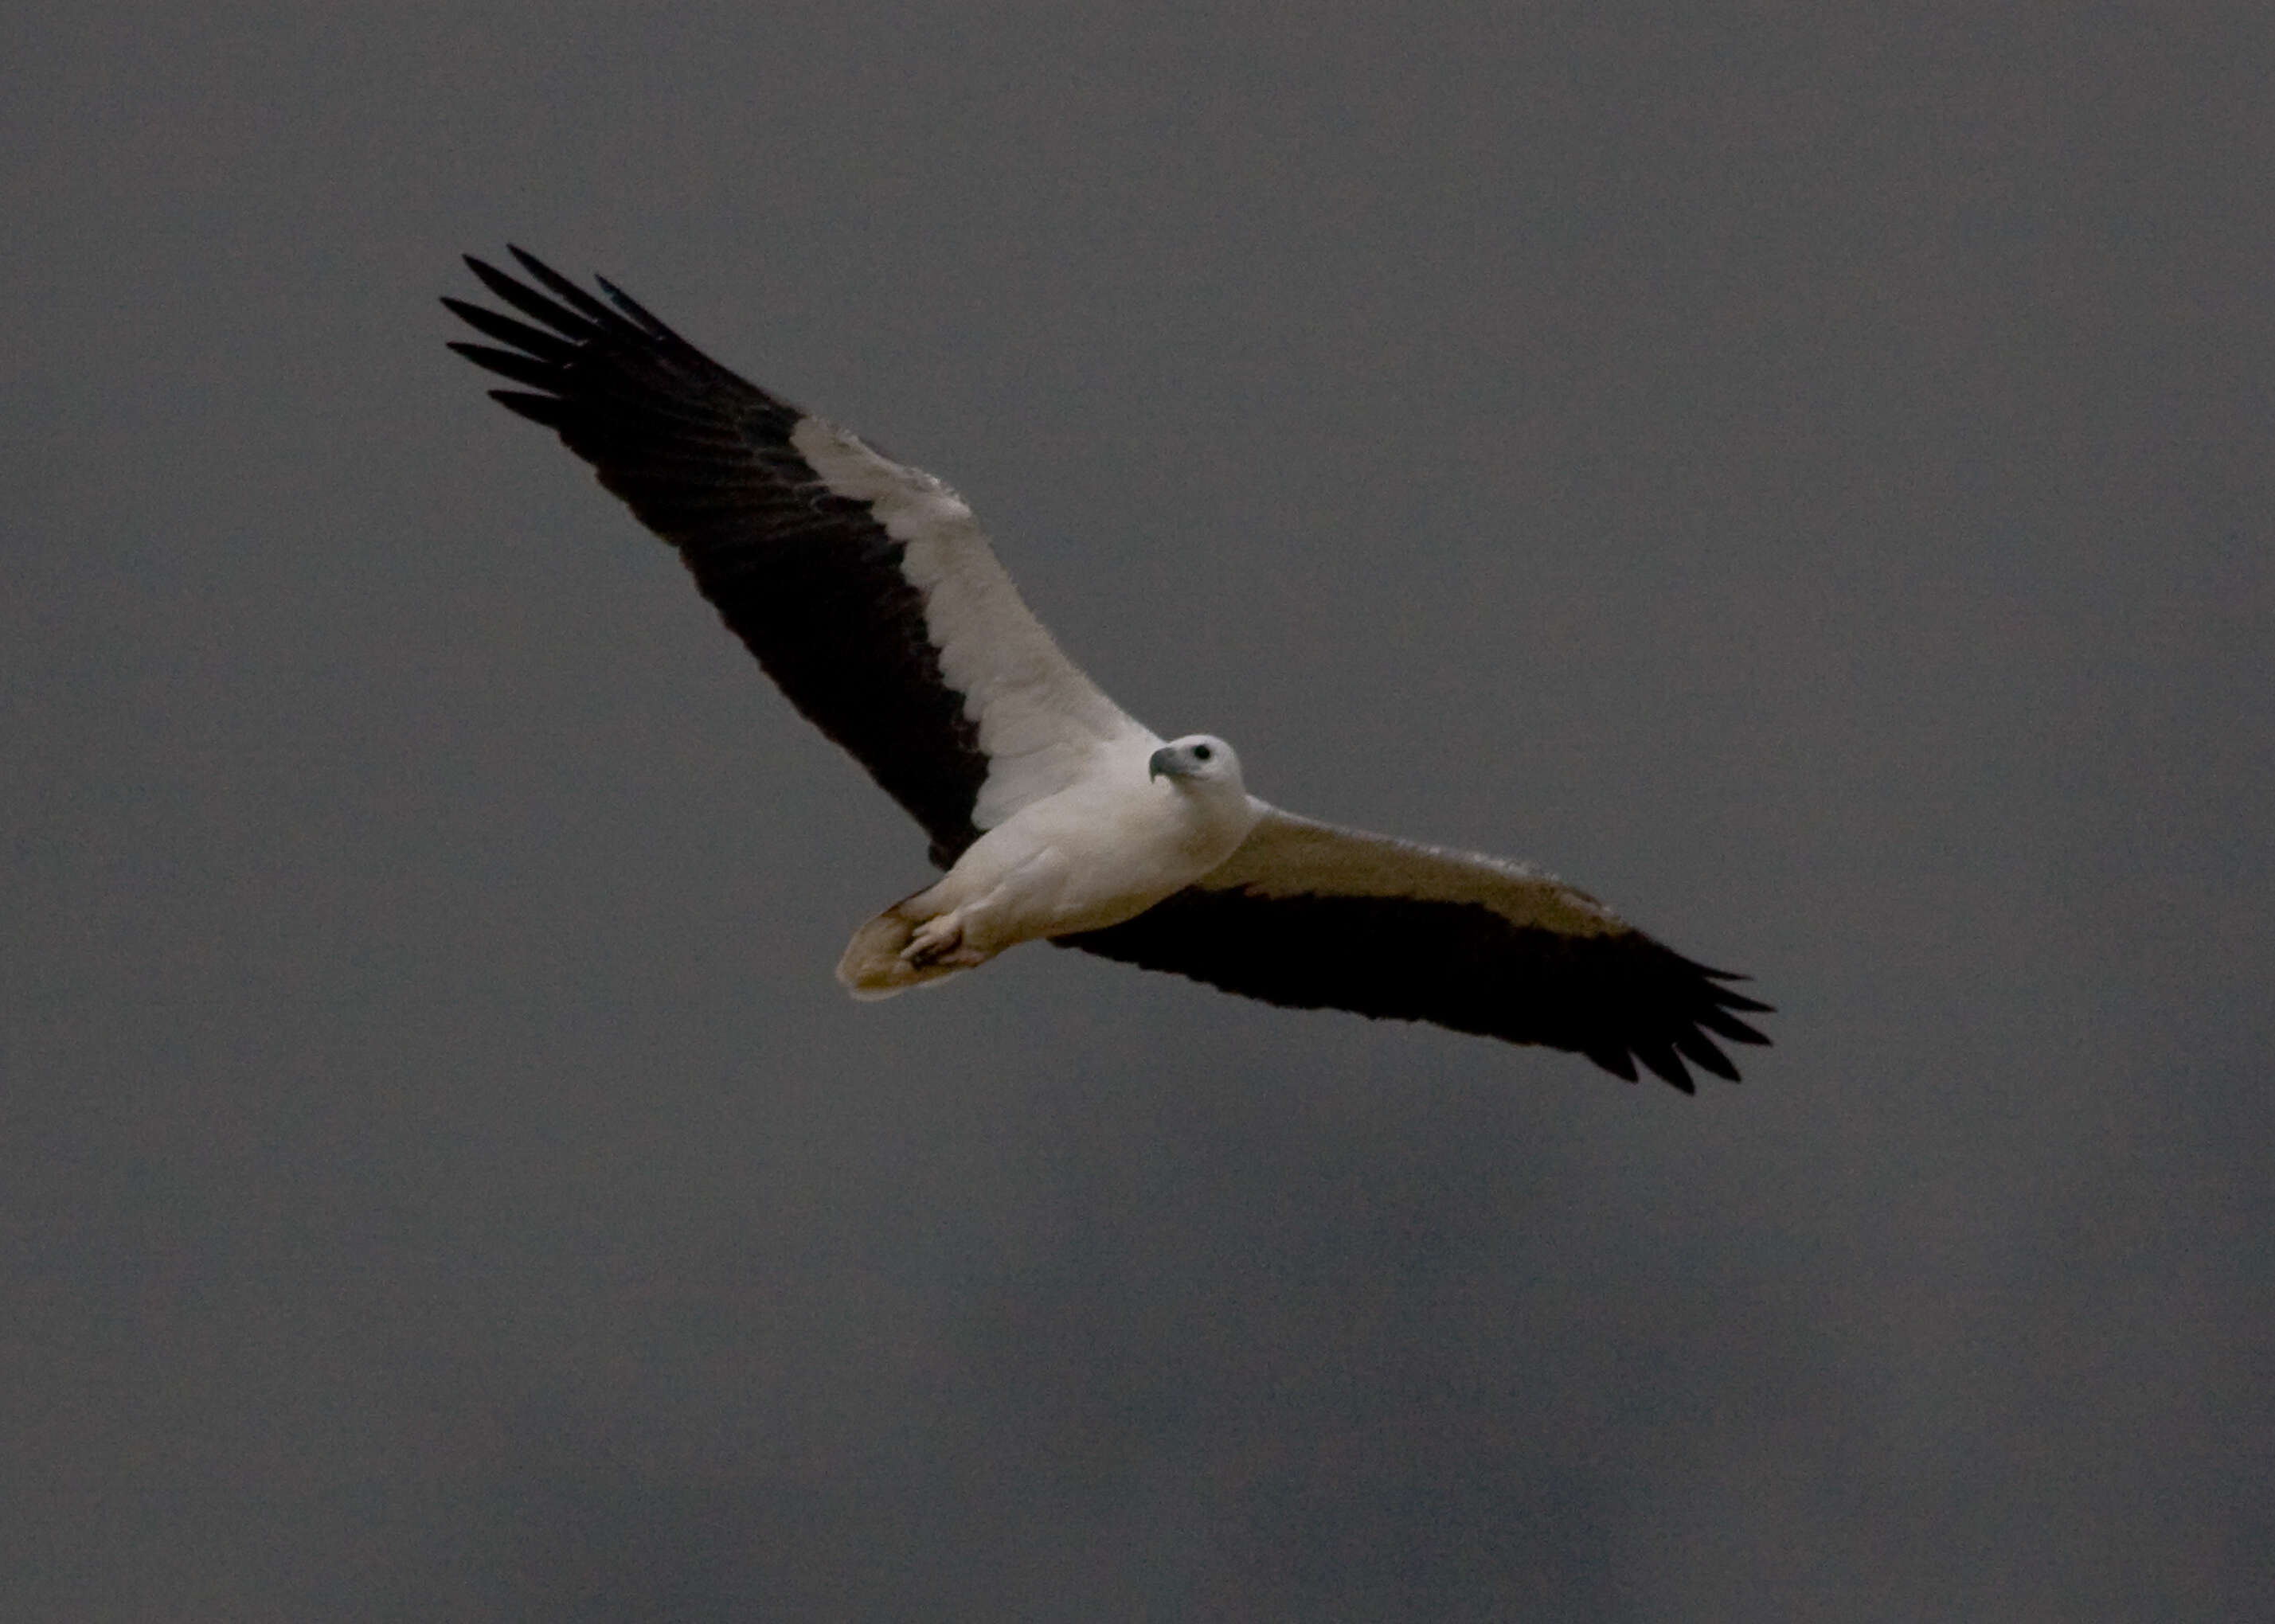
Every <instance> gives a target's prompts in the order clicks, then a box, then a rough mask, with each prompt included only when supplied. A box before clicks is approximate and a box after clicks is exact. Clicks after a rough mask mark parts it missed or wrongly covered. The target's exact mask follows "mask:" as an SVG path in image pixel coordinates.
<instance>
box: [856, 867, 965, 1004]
mask: <svg viewBox="0 0 2275 1624" xmlns="http://www.w3.org/2000/svg"><path fill="white" fill-rule="evenodd" d="M922 895H924V893H923V892H921V891H919V892H918V893H917V896H922ZM915 901H916V896H906V897H903V898H902V899H901V900H900V901H899V902H897V903H894V904H893V905H892V906H891V907H890V908H888V909H886V910H885V911H884V912H882V913H881V914H879V915H878V916H877V917H876V918H873V919H872V920H870V921H869V922H868V923H867V924H866V925H863V926H862V927H861V928H860V929H859V930H858V931H855V932H854V933H853V940H851V941H850V942H848V943H846V944H845V956H844V957H843V958H841V959H839V960H838V961H837V979H838V980H839V981H841V982H843V984H844V986H845V990H846V991H847V992H849V993H852V994H853V996H854V997H856V998H858V999H862V1000H864V1001H866V1000H870V999H876V998H890V997H891V996H892V995H893V994H894V993H905V992H907V991H908V990H909V989H910V988H911V987H912V986H923V985H924V984H925V983H926V982H927V981H938V980H941V979H942V978H946V977H949V976H952V975H954V974H956V971H959V970H969V969H971V964H970V963H968V962H966V963H937V962H935V963H928V964H915V963H911V962H910V961H909V960H907V959H906V958H903V956H902V955H903V953H905V952H906V951H907V950H908V945H909V940H910V938H911V937H912V936H914V935H915V934H916V929H917V926H918V925H921V924H923V923H924V916H923V915H921V914H919V913H918V912H916V911H915V910H912V909H911V908H910V906H909V904H910V903H913V902H915Z"/></svg>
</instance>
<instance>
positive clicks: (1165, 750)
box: [1145, 744, 1184, 783]
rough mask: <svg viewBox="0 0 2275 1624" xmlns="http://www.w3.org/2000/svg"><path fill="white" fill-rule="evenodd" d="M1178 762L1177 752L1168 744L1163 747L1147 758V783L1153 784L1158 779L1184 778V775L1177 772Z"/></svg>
mask: <svg viewBox="0 0 2275 1624" xmlns="http://www.w3.org/2000/svg"><path fill="white" fill-rule="evenodd" d="M1176 761H1177V752H1175V751H1174V750H1172V749H1171V748H1169V746H1168V745H1167V744H1164V745H1162V746H1161V748H1160V749H1159V750H1157V751H1155V752H1153V754H1152V755H1150V756H1148V757H1146V758H1145V781H1146V782H1148V783H1151V782H1153V780H1154V779H1156V778H1163V777H1168V778H1182V777H1183V776H1184V774H1182V773H1180V772H1178V771H1177V767H1176Z"/></svg>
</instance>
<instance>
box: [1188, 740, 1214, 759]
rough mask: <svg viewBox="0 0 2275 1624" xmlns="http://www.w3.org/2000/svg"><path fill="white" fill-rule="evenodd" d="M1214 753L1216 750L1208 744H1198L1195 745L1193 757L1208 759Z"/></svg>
mask: <svg viewBox="0 0 2275 1624" xmlns="http://www.w3.org/2000/svg"><path fill="white" fill-rule="evenodd" d="M1214 754H1216V752H1214V751H1213V750H1211V749H1210V748H1209V747H1208V746H1207V745H1206V744H1196V745H1194V746H1193V759H1194V760H1196V761H1206V760H1207V759H1209V758H1210V757H1211V756H1213V755H1214Z"/></svg>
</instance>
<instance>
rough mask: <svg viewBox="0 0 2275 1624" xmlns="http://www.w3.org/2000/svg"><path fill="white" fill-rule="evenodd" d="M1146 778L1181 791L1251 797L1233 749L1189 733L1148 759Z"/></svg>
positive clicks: (1209, 736)
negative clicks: (1242, 779)
mask: <svg viewBox="0 0 2275 1624" xmlns="http://www.w3.org/2000/svg"><path fill="white" fill-rule="evenodd" d="M1145 776H1146V777H1148V778H1166V779H1168V781H1169V782H1171V783H1173V784H1175V786H1176V787H1177V788H1179V789H1192V790H1201V791H1205V792H1206V791H1213V792H1215V793H1216V794H1219V795H1237V796H1245V795H1246V794H1247V793H1248V791H1247V789H1245V788H1244V787H1243V785H1242V783H1241V781H1240V758H1239V757H1238V756H1236V755H1235V754H1234V753H1233V750H1232V746H1231V745H1229V744H1226V743H1225V742H1224V741H1223V740H1222V739H1221V738H1219V737H1217V736H1215V735H1214V734H1212V733H1189V734H1187V735H1186V736H1184V737H1183V738H1181V739H1172V740H1170V741H1169V742H1168V744H1164V745H1162V746H1161V748H1160V749H1159V750H1157V751H1155V752H1153V754H1152V755H1151V756H1149V757H1147V758H1146V760H1145Z"/></svg>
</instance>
